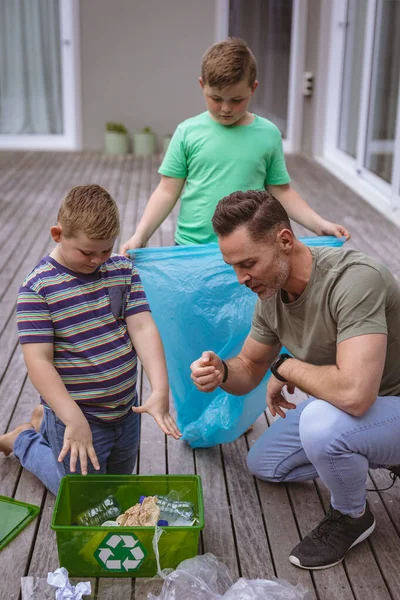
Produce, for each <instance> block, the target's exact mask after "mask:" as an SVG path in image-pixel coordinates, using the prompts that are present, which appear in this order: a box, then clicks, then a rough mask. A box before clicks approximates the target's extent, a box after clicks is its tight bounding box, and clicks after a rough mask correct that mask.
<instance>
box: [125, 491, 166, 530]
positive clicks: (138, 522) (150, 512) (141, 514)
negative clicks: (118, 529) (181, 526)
mask: <svg viewBox="0 0 400 600" xmlns="http://www.w3.org/2000/svg"><path fill="white" fill-rule="evenodd" d="M159 518H160V509H159V507H158V506H157V498H156V496H147V498H145V499H144V500H143V502H142V503H141V504H140V503H138V504H135V506H131V507H130V508H128V510H126V511H125V512H124V513H123V514H122V515H120V516H119V517H117V523H118V525H125V526H127V527H128V526H131V527H137V526H139V527H140V526H151V527H154V525H157V523H158V520H159Z"/></svg>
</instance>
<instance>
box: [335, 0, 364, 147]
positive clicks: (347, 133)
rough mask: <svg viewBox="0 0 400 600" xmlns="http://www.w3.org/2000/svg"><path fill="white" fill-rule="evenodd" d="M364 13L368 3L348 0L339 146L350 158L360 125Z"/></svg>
mask: <svg viewBox="0 0 400 600" xmlns="http://www.w3.org/2000/svg"><path fill="white" fill-rule="evenodd" d="M366 13H367V3H366V1H365V0H349V2H348V6H347V20H346V24H345V25H346V38H345V50H344V59H343V80H342V98H341V106H340V124H339V140H338V146H339V148H340V149H341V150H343V152H346V154H349V155H350V156H352V157H353V158H355V157H356V149H357V137H358V128H359V110H360V94H361V75H362V62H363V54H364V31H365V19H366Z"/></svg>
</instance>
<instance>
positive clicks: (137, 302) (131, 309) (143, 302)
mask: <svg viewBox="0 0 400 600" xmlns="http://www.w3.org/2000/svg"><path fill="white" fill-rule="evenodd" d="M149 310H150V306H149V303H148V302H147V298H146V294H145V292H144V289H143V284H142V281H141V279H140V276H139V273H138V271H137V269H136V267H135V266H133V267H132V271H131V289H130V294H129V296H128V300H127V303H126V308H125V317H129V316H130V315H134V314H136V313H139V312H144V311H149Z"/></svg>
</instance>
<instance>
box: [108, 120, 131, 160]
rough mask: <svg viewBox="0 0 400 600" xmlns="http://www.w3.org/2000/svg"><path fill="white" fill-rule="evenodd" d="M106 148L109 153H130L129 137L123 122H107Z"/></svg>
mask: <svg viewBox="0 0 400 600" xmlns="http://www.w3.org/2000/svg"><path fill="white" fill-rule="evenodd" d="M104 148H105V151H106V152H107V154H128V152H129V137H128V131H127V129H126V127H125V125H122V123H111V122H109V123H106V131H105V135H104Z"/></svg>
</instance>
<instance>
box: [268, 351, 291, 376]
mask: <svg viewBox="0 0 400 600" xmlns="http://www.w3.org/2000/svg"><path fill="white" fill-rule="evenodd" d="M288 358H293V356H291V355H290V354H286V353H284V354H280V355H279V356H278V358H277V359H276V360H275V361H274V362H273V363H272V365H271V367H270V369H271V373H272V374H273V375H274V377H276V378H277V379H278V380H279V381H281V382H282V383H287V380H286V379H285V378H284V377H282V375H280V374H279V373H278V369H279V367H280V366H281V364H282V363H284V362H285V360H287V359H288Z"/></svg>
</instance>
